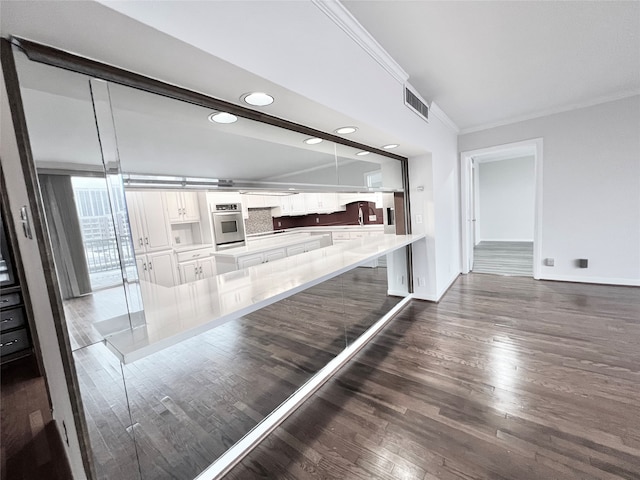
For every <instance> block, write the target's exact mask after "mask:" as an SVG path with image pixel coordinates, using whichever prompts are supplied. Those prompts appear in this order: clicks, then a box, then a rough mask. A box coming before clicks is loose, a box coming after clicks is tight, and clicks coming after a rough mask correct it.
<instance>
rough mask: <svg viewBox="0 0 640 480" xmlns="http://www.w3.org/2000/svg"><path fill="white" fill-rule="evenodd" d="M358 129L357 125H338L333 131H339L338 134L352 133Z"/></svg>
mask: <svg viewBox="0 0 640 480" xmlns="http://www.w3.org/2000/svg"><path fill="white" fill-rule="evenodd" d="M356 130H358V127H340V128H336V129H335V130H334V132H336V133H339V134H340V135H348V134H349V133H353V132H355V131H356Z"/></svg>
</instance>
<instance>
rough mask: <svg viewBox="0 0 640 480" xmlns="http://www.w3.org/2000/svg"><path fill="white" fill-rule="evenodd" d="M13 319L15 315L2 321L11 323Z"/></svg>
mask: <svg viewBox="0 0 640 480" xmlns="http://www.w3.org/2000/svg"><path fill="white" fill-rule="evenodd" d="M11 321H13V317H10V318H5V319H4V320H2V323H9V322H11Z"/></svg>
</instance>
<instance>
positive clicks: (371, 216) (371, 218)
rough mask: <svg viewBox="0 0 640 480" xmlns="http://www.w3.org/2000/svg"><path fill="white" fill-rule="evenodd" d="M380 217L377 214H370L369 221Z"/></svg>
mask: <svg viewBox="0 0 640 480" xmlns="http://www.w3.org/2000/svg"><path fill="white" fill-rule="evenodd" d="M377 219H378V217H377V216H376V215H369V221H370V222H375V221H376V220H377Z"/></svg>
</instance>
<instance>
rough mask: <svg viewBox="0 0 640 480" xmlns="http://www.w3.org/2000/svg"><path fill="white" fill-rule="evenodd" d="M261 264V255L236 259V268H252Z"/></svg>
mask: <svg viewBox="0 0 640 480" xmlns="http://www.w3.org/2000/svg"><path fill="white" fill-rule="evenodd" d="M262 262H263V257H262V254H261V253H256V254H254V255H245V256H244V257H238V268H239V269H242V268H247V267H253V266H254V265H260V264H261V263H262Z"/></svg>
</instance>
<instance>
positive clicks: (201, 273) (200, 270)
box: [200, 266, 202, 275]
mask: <svg viewBox="0 0 640 480" xmlns="http://www.w3.org/2000/svg"><path fill="white" fill-rule="evenodd" d="M200 275H202V266H200Z"/></svg>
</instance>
